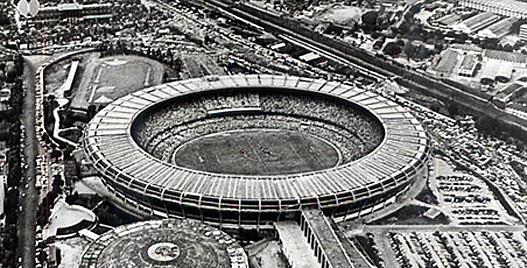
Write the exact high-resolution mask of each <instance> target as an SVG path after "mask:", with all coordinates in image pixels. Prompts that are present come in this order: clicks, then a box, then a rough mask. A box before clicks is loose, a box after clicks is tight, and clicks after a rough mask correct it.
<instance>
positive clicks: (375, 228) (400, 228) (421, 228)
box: [363, 224, 526, 233]
mask: <svg viewBox="0 0 527 268" xmlns="http://www.w3.org/2000/svg"><path fill="white" fill-rule="evenodd" d="M525 230H526V227H525V225H504V224H501V225H365V226H364V229H363V232H364V233H369V232H435V231H440V232H525Z"/></svg>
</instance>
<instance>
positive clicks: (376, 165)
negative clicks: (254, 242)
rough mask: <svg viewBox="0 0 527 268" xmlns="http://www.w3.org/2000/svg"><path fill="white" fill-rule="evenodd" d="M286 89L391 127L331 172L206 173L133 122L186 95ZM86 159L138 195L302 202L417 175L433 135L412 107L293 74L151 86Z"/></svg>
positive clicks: (128, 104)
mask: <svg viewBox="0 0 527 268" xmlns="http://www.w3.org/2000/svg"><path fill="white" fill-rule="evenodd" d="M232 87H240V88H250V87H253V88H261V87H269V88H288V89H296V90H304V91H312V92H320V93H321V94H329V95H333V96H336V97H340V98H342V99H346V100H349V101H351V102H354V103H357V104H359V105H361V106H363V107H365V108H366V109H368V110H370V112H371V113H372V114H373V115H375V116H376V117H377V118H378V119H379V121H380V122H381V123H382V124H383V126H384V128H385V137H384V140H383V142H382V143H381V144H380V145H379V146H378V147H377V148H376V149H375V150H374V151H373V152H371V153H370V154H368V155H366V156H364V157H362V158H360V159H358V160H356V161H352V162H349V163H346V164H343V165H340V166H337V167H334V168H331V169H326V170H320V171H314V172H307V173H301V174H289V175H273V176H244V175H228V174H217V173H208V172H204V171H197V170H191V169H186V168H182V167H179V166H177V165H175V164H170V163H167V162H163V161H161V160H159V159H157V158H155V157H153V156H152V155H150V154H149V153H147V152H146V151H144V150H143V149H142V148H141V147H140V146H139V145H137V144H136V143H135V141H134V140H133V138H132V135H131V130H130V129H131V124H132V122H133V120H134V118H135V117H136V116H137V115H138V114H139V113H141V111H143V110H145V109H146V108H148V107H150V106H152V105H154V104H156V103H159V102H161V101H164V100H167V99H171V98H174V97H178V96H183V95H185V94H189V93H193V92H198V91H208V90H215V89H223V88H232ZM84 144H85V145H84V146H85V151H86V155H87V156H88V158H89V159H90V161H92V163H93V164H94V165H95V167H96V168H97V169H98V170H99V171H100V172H101V173H103V174H105V175H106V178H107V179H108V178H110V179H111V180H113V182H115V183H118V184H120V185H121V186H123V187H125V188H127V189H130V190H133V191H135V192H140V193H143V194H146V193H154V192H155V193H158V195H156V196H157V197H161V198H169V199H170V198H178V197H180V196H187V195H190V196H209V197H214V198H220V199H235V200H242V199H244V200H281V199H292V200H299V199H303V198H313V197H319V196H333V197H334V196H335V194H338V193H350V192H351V191H353V190H356V189H362V191H366V192H369V190H368V188H370V189H374V188H380V189H383V186H381V185H383V183H385V182H386V181H394V180H395V181H397V180H398V178H403V177H404V178H406V177H407V174H410V173H412V172H415V170H416V168H418V167H420V166H421V165H422V163H424V162H425V159H427V157H428V151H429V144H428V138H427V135H426V133H425V131H424V129H423V127H422V126H421V125H420V123H419V122H418V121H417V119H415V118H414V117H413V116H412V115H411V114H410V113H409V112H408V111H407V110H405V109H404V108H402V107H401V106H399V105H398V104H396V103H394V102H392V101H390V100H387V99H385V98H383V97H380V96H378V95H376V94H374V93H372V92H369V91H365V90H362V89H359V88H357V87H353V86H349V85H345V84H342V83H338V82H331V81H325V80H315V79H308V78H300V77H293V76H273V75H236V76H222V77H214V79H210V77H209V78H199V79H190V80H185V81H177V82H172V83H168V84H163V85H159V86H155V87H151V88H147V89H144V90H141V91H138V92H135V93H132V94H130V95H127V96H125V97H123V98H120V99H118V100H116V101H114V102H113V103H111V104H109V105H108V106H106V107H105V108H104V109H103V110H101V111H100V112H99V113H98V114H97V115H96V116H95V117H94V118H93V119H92V121H91V122H90V123H89V124H88V126H87V127H86V133H85V143H84Z"/></svg>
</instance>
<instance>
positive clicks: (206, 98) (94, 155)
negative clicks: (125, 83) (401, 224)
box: [84, 75, 429, 226]
mask: <svg viewBox="0 0 527 268" xmlns="http://www.w3.org/2000/svg"><path fill="white" fill-rule="evenodd" d="M84 146H85V147H84V148H85V152H86V155H87V157H88V159H89V160H90V161H91V162H92V164H93V165H94V166H95V168H96V169H97V170H98V171H99V172H100V173H101V174H102V175H103V178H104V179H103V181H104V183H105V184H106V186H107V187H108V189H109V190H110V191H111V192H113V193H114V194H115V195H116V196H117V197H119V198H120V199H122V200H123V201H125V202H126V203H128V204H130V205H132V206H134V207H136V208H138V209H141V210H146V211H148V212H150V213H152V214H155V215H158V216H160V217H186V218H193V219H199V220H201V221H206V222H209V223H216V224H221V225H234V226H240V225H260V224H269V223H271V222H273V221H278V220H283V219H293V218H295V217H296V216H297V213H298V211H299V210H300V209H301V208H303V207H318V208H320V209H322V210H323V211H324V212H325V213H326V214H331V215H333V216H337V217H339V216H341V217H348V218H349V217H355V216H357V215H358V213H360V212H361V211H365V210H370V211H371V210H373V209H377V208H380V207H382V206H384V205H385V204H386V203H387V202H390V201H391V200H393V198H394V197H395V196H396V195H397V194H398V193H400V192H402V191H404V190H405V189H406V188H407V187H408V186H409V185H410V184H411V183H412V182H413V181H414V180H417V179H422V178H423V177H425V176H426V174H427V170H426V169H427V161H428V157H429V142H428V139H427V136H426V133H425V131H424V129H423V127H422V126H421V125H420V124H419V122H418V121H417V120H416V119H415V118H414V117H413V116H412V115H411V114H410V113H409V112H408V111H406V110H405V109H403V108H402V107H400V106H399V105H397V104H396V103H394V102H392V101H389V100H387V99H385V98H383V97H381V96H378V95H376V94H374V93H372V92H369V91H365V90H363V89H359V88H357V87H353V86H350V85H346V84H341V83H337V82H331V81H324V80H314V79H306V78H299V77H291V76H272V75H237V76H225V77H208V78H201V79H192V80H186V81H178V82H173V83H169V84H164V85H159V86H156V87H152V88H147V89H144V90H141V91H139V92H136V93H133V94H130V95H128V96H126V97H123V98H121V99H119V100H117V101H114V102H113V103H111V104H110V105H108V106H107V107H105V108H104V109H103V110H101V111H100V112H99V113H98V114H97V115H96V116H95V117H94V118H93V119H92V121H91V122H90V123H89V124H88V126H87V127H86V131H85V141H84Z"/></svg>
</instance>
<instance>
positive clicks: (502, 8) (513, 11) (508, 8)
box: [459, 0, 527, 19]
mask: <svg viewBox="0 0 527 268" xmlns="http://www.w3.org/2000/svg"><path fill="white" fill-rule="evenodd" d="M459 4H460V5H461V6H465V7H469V8H473V9H477V10H481V11H486V12H492V13H495V14H499V15H503V16H507V17H516V18H520V19H524V18H527V2H525V1H517V0H499V1H496V0H460V1H459Z"/></svg>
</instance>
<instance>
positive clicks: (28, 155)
mask: <svg viewBox="0 0 527 268" xmlns="http://www.w3.org/2000/svg"><path fill="white" fill-rule="evenodd" d="M24 65H25V68H24V76H25V78H24V86H25V88H26V95H25V97H24V103H23V105H22V118H21V119H22V124H23V125H24V127H25V130H26V131H25V147H24V158H25V161H26V165H27V169H26V176H25V177H24V178H22V180H21V183H20V185H21V186H20V189H21V191H22V192H24V193H25V197H22V195H21V196H20V200H19V204H20V206H22V212H21V213H20V214H19V218H18V228H19V230H18V248H17V250H16V252H17V253H16V256H17V259H19V258H22V262H21V263H20V265H21V266H22V267H35V235H36V230H35V224H36V218H37V205H38V204H37V200H38V196H39V193H38V191H37V189H36V188H35V178H36V155H37V152H38V151H37V150H38V142H37V139H36V134H35V105H36V100H35V73H36V67H35V65H34V64H33V63H32V62H31V61H30V60H28V59H25V63H24ZM26 185H27V188H26Z"/></svg>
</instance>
